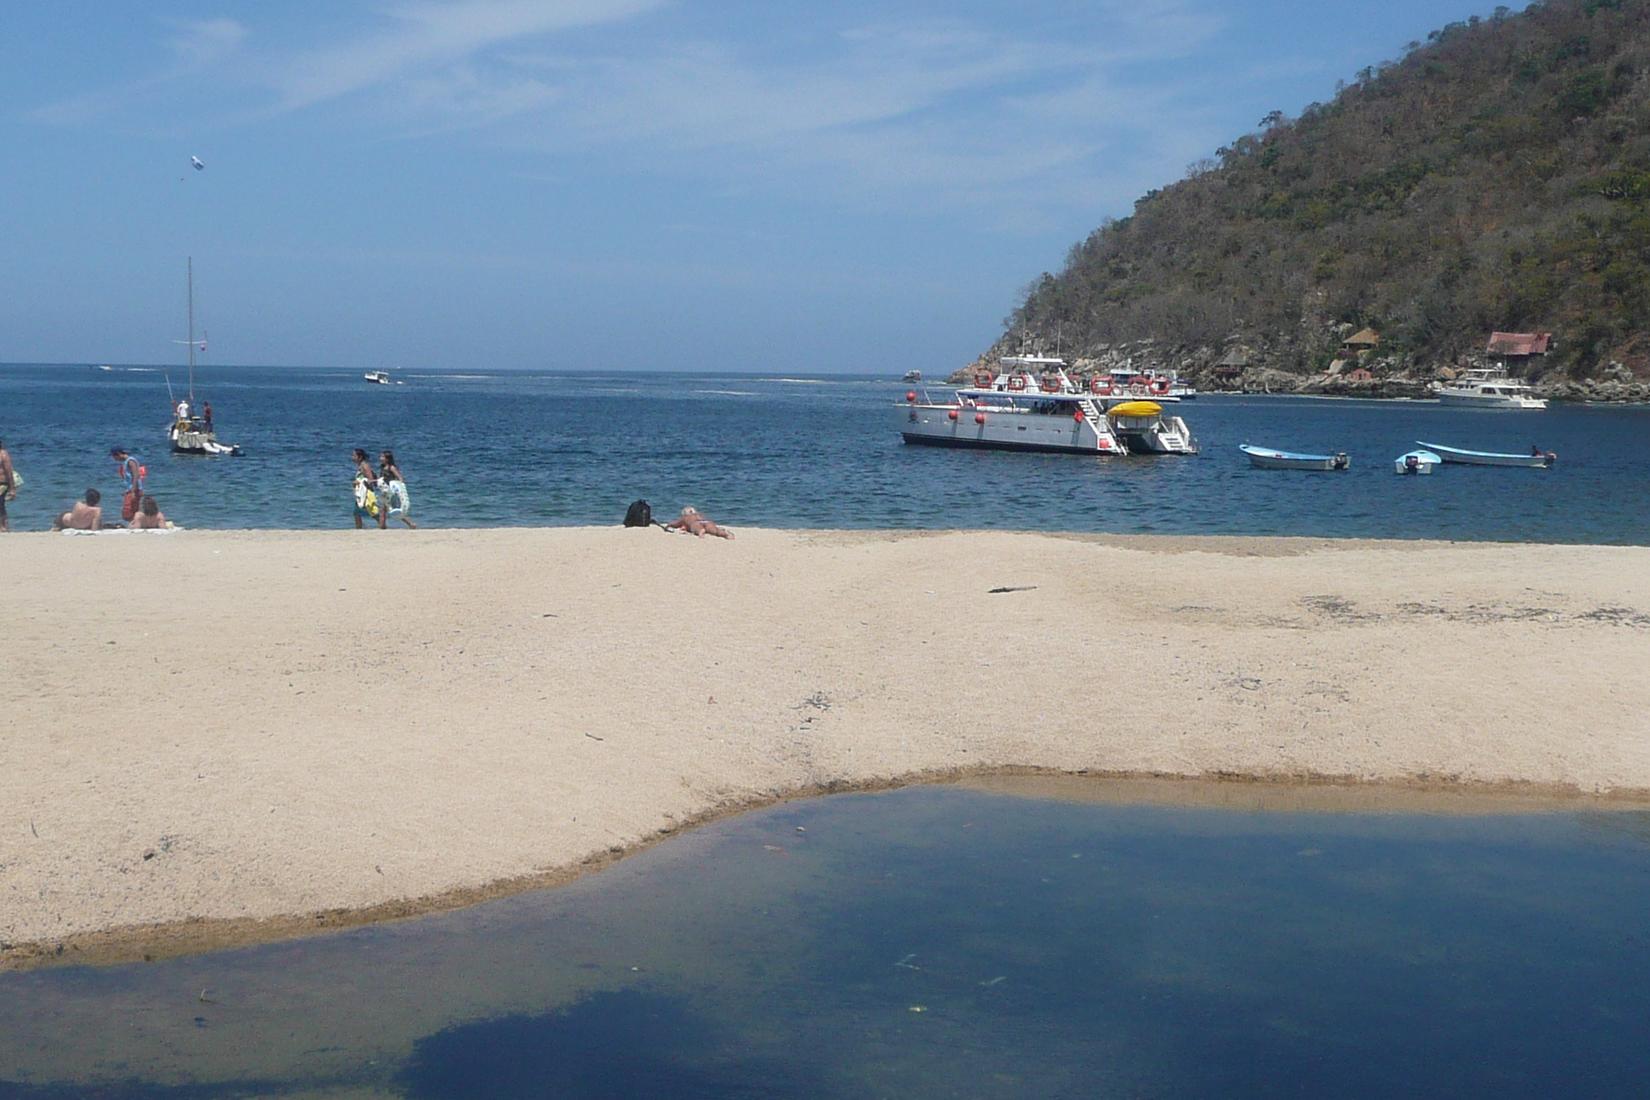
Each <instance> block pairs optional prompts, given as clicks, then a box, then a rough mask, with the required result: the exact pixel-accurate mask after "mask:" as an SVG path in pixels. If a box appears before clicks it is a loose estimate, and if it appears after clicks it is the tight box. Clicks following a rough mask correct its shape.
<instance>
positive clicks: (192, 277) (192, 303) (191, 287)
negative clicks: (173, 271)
mask: <svg viewBox="0 0 1650 1100" xmlns="http://www.w3.org/2000/svg"><path fill="white" fill-rule="evenodd" d="M189 404H190V406H191V407H193V406H194V404H195V257H193V256H191V257H189Z"/></svg>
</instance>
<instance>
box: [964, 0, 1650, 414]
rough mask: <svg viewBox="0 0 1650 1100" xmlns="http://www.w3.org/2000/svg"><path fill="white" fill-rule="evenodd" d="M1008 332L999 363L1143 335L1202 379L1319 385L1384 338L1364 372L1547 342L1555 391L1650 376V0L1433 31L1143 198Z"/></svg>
mask: <svg viewBox="0 0 1650 1100" xmlns="http://www.w3.org/2000/svg"><path fill="white" fill-rule="evenodd" d="M1006 326H1007V332H1006V333H1005V335H1004V337H1003V340H1002V341H1001V342H1000V343H999V344H998V345H997V346H996V347H994V348H993V349H992V350H991V351H990V352H988V353H987V354H988V356H995V355H997V354H1000V353H1003V352H1005V351H1008V352H1012V351H1019V350H1021V349H1025V350H1037V351H1053V350H1054V349H1055V344H1056V340H1057V339H1058V341H1059V342H1060V345H1061V346H1060V350H1061V351H1063V352H1064V353H1065V354H1066V355H1067V356H1068V357H1071V356H1079V357H1080V356H1085V355H1089V356H1114V355H1115V354H1116V349H1117V348H1118V346H1119V345H1124V344H1132V345H1133V346H1134V347H1135V348H1136V349H1137V350H1138V349H1140V348H1141V347H1145V348H1147V349H1155V354H1157V355H1159V356H1161V357H1162V358H1164V359H1165V360H1172V361H1173V363H1172V365H1177V366H1180V367H1182V368H1186V367H1190V368H1193V373H1194V374H1198V373H1204V374H1206V373H1207V368H1208V367H1209V366H1210V365H1211V364H1212V363H1213V362H1214V360H1216V359H1217V358H1219V357H1220V356H1221V355H1223V354H1226V353H1228V352H1229V351H1231V350H1232V349H1233V348H1235V347H1239V346H1241V347H1242V348H1243V349H1244V354H1245V355H1248V356H1250V357H1252V360H1253V361H1254V362H1256V363H1257V364H1262V365H1264V366H1266V367H1270V368H1276V369H1281V370H1285V371H1289V372H1293V373H1294V374H1297V375H1300V376H1303V377H1304V376H1310V375H1321V374H1322V373H1323V371H1324V370H1325V368H1326V366H1327V364H1328V362H1329V360H1330V359H1331V358H1333V357H1334V351H1335V349H1336V348H1337V347H1338V346H1339V344H1340V341H1341V340H1342V339H1343V338H1344V337H1345V336H1346V335H1347V334H1348V333H1350V332H1352V331H1354V330H1359V329H1362V328H1364V327H1366V326H1369V327H1372V328H1374V329H1375V330H1377V331H1378V332H1379V334H1380V336H1381V340H1382V343H1381V346H1380V348H1379V351H1378V353H1377V354H1376V355H1374V356H1371V357H1369V360H1368V363H1367V364H1366V365H1368V366H1370V367H1371V369H1373V370H1374V371H1375V373H1376V374H1377V375H1380V374H1381V372H1383V371H1385V372H1388V373H1389V374H1392V375H1398V376H1402V375H1409V376H1415V377H1419V376H1423V375H1430V372H1432V371H1433V370H1435V369H1436V368H1438V367H1439V366H1442V365H1446V364H1450V363H1454V362H1458V361H1459V360H1460V358H1461V357H1462V356H1463V355H1464V354H1467V353H1471V352H1474V351H1481V350H1482V349H1483V347H1484V345H1485V342H1486V339H1487V338H1488V336H1489V334H1490V333H1491V332H1492V331H1494V330H1505V331H1543V332H1552V333H1554V343H1553V353H1552V354H1551V355H1549V356H1548V357H1547V359H1546V360H1545V361H1544V362H1541V363H1539V364H1538V365H1536V366H1535V367H1534V368H1533V369H1534V371H1535V372H1536V373H1537V374H1546V375H1547V376H1548V381H1549V382H1551V381H1553V380H1556V379H1559V378H1564V377H1569V378H1586V377H1598V376H1600V375H1601V374H1603V373H1605V372H1608V373H1609V374H1611V375H1614V376H1619V377H1620V378H1622V379H1625V378H1626V377H1627V375H1628V372H1632V373H1633V374H1636V375H1638V376H1639V377H1640V378H1644V377H1646V376H1650V0H1548V2H1546V3H1537V4H1532V5H1531V6H1530V7H1529V8H1528V9H1527V10H1525V11H1523V12H1520V13H1517V14H1514V13H1511V12H1509V11H1508V10H1507V9H1505V8H1502V9H1498V10H1497V12H1496V14H1495V15H1494V16H1492V17H1490V18H1488V19H1484V20H1479V19H1473V20H1470V21H1468V22H1465V23H1452V24H1450V25H1449V26H1447V27H1444V28H1442V29H1441V30H1437V31H1434V32H1433V33H1432V34H1430V35H1428V36H1427V41H1426V42H1425V43H1411V45H1410V47H1409V48H1408V50H1407V52H1406V54H1405V56H1404V57H1403V58H1402V59H1400V60H1396V61H1390V62H1386V63H1383V64H1381V65H1379V66H1378V67H1375V68H1369V69H1365V70H1363V71H1362V72H1360V73H1358V74H1357V75H1356V79H1355V80H1354V82H1352V83H1350V84H1346V85H1344V86H1342V87H1341V88H1340V89H1339V91H1338V93H1337V94H1336V96H1335V98H1334V100H1333V101H1332V102H1329V103H1324V104H1313V105H1311V106H1310V107H1308V108H1306V109H1305V110H1304V111H1303V112H1302V113H1301V116H1300V117H1299V118H1296V119H1289V118H1286V117H1284V116H1282V115H1281V114H1276V113H1274V114H1273V115H1270V116H1268V117H1267V118H1266V119H1264V120H1262V122H1261V123H1260V128H1259V129H1258V130H1257V131H1256V132H1255V133H1251V134H1246V135H1244V136H1242V137H1240V138H1238V139H1237V140H1236V141H1234V142H1232V143H1231V145H1229V146H1227V147H1224V148H1222V149H1220V150H1218V152H1217V153H1216V154H1215V156H1214V157H1213V158H1211V159H1210V160H1208V161H1206V162H1203V163H1200V164H1197V165H1194V166H1192V168H1191V169H1190V171H1189V172H1188V174H1187V177H1186V178H1185V179H1183V180H1181V181H1180V182H1179V183H1176V184H1173V185H1172V186H1169V187H1165V188H1164V189H1163V190H1161V191H1153V192H1151V193H1150V194H1148V195H1146V196H1145V197H1143V198H1141V199H1140V200H1139V201H1138V202H1137V203H1136V204H1135V209H1134V213H1133V214H1132V215H1131V216H1129V217H1127V218H1123V219H1120V220H1117V221H1112V222H1108V223H1107V224H1106V225H1103V226H1102V227H1101V228H1100V229H1098V230H1097V231H1095V232H1094V233H1093V234H1091V235H1090V236H1089V238H1088V239H1087V240H1085V241H1083V242H1081V243H1080V244H1078V245H1076V246H1074V247H1073V248H1072V250H1071V252H1070V254H1069V256H1068V258H1067V263H1066V267H1065V269H1064V270H1063V271H1062V272H1061V273H1060V274H1058V275H1044V276H1043V277H1042V278H1041V279H1039V280H1037V281H1036V282H1035V283H1033V284H1032V286H1031V287H1030V288H1028V290H1027V292H1026V299H1025V301H1024V303H1023V304H1022V305H1021V306H1020V308H1018V309H1017V310H1015V312H1014V313H1013V315H1012V316H1011V317H1009V319H1008V320H1007V322H1006ZM1141 341H1152V342H1153V343H1151V344H1146V345H1142V344H1140V343H1139V342H1141ZM1239 358H1242V356H1239ZM1612 361H1614V362H1616V363H1619V364H1624V365H1625V369H1623V368H1622V367H1620V366H1611V365H1610V364H1611V363H1612ZM1228 374H1230V372H1228ZM1378 380H1379V379H1377V381H1378Z"/></svg>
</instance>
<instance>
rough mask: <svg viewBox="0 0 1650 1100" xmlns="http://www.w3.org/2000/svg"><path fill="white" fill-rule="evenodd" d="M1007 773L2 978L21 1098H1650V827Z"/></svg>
mask: <svg viewBox="0 0 1650 1100" xmlns="http://www.w3.org/2000/svg"><path fill="white" fill-rule="evenodd" d="M995 786H996V788H998V789H989V790H987V789H972V788H967V787H922V788H913V789H907V790H903V791H897V792H891V793H885V794H875V795H847V796H836V797H831V798H825V799H819V800H814V801H807V802H795V803H788V804H785V805H781V806H777V807H774V808H771V809H768V810H765V811H761V812H757V813H752V814H748V815H745V816H742V817H738V818H734V819H730V820H726V821H723V822H719V823H717V824H714V825H711V826H708V827H705V828H702V829H699V830H696V831H694V832H691V833H688V834H685V835H683V836H680V837H677V838H675V839H672V840H670V841H668V842H666V843H663V844H660V845H658V846H656V847H654V848H652V849H650V850H648V851H646V852H643V853H641V854H639V855H637V856H635V857H633V858H630V859H628V860H625V861H623V862H621V863H620V864H618V865H617V866H615V867H613V868H610V869H609V870H606V871H603V872H601V873H600V874H597V875H593V876H590V877H587V878H585V879H583V880H581V881H579V882H576V883H574V884H572V885H571V886H567V887H563V888H560V889H555V890H548V891H541V892H537V893H532V894H525V895H521V896H517V897H514V898H509V899H505V900H501V901H497V902H491V903H487V904H484V905H480V906H476V907H473V908H470V909H466V910H462V911H459V912H454V913H448V914H442V915H437V916H430V917H425V918H420V919H417V920H412V921H406V922H402V923H398V924H390V925H381V926H377V927H372V928H365V929H361V930H357V931H352V932H347V933H342V934H335V935H328V936H322V937H317V938H312V939H307V940H297V941H291V942H286V943H280V944H272V945H268V946H263V947H254V948H246V949H238V950H230V951H222V952H216V953H213V954H207V955H199V956H193V957H187V958H179V959H172V960H168V961H164V962H159V963H150V964H135V965H129V966H115V967H107V968H96V969H93V968H83V967H81V968H64V969H55V970H43V971H35V972H30V973H23V974H5V975H0V1097H3V1098H13V1097H19V1098H21V1097H27V1098H31V1100H32V1098H41V1097H70V1096H74V1097H80V1096H92V1097H157V1098H160V1097H167V1098H169V1097H201V1096H241V1095H247V1096H251V1095H259V1096H263V1095H301V1096H334V1097H343V1096H402V1097H415V1098H416V1097H456V1096H499V1097H515V1096H546V1097H628V1096H646V1097H793V1096H794V1097H803V1096H806V1097H860V1096H900V1097H976V1096H978V1097H999V1096H1000V1097H1025V1096H1038V1097H1045V1096H1054V1097H1067V1096H1069V1097H1096V1096H1140V1095H1191V1094H1197V1095H1267V1096H1276V1095H1299V1096H1325V1095H1335V1096H1391V1095H1397V1094H1452V1095H1460V1094H1491V1093H1493V1094H1497V1095H1525V1096H1553V1095H1565V1096H1581V1095H1590V1096H1611V1095H1621V1096H1627V1095H1635V1096H1636V1095H1642V1090H1643V1088H1644V1082H1645V1081H1646V1080H1650V1043H1647V1042H1646V1037H1647V1035H1650V942H1647V940H1650V924H1647V922H1646V920H1645V914H1646V913H1650V813H1645V812H1640V811H1624V810H1609V811H1604V810H1596V811H1595V810H1591V809H1587V808H1585V807H1579V808H1571V809H1566V810H1561V811H1557V812H1541V813H1532V812H1490V813H1476V814H1470V815H1469V814H1456V813H1433V812H1428V813H1415V812H1404V813H1395V812H1372V811H1368V810H1360V811H1355V812H1341V811H1333V810H1330V809H1325V808H1323V807H1321V806H1320V807H1319V808H1318V809H1315V810H1312V811H1309V812H1300V811H1297V812H1282V811H1278V810H1272V809H1254V808H1245V807H1243V806H1237V807H1233V806H1227V807H1224V808H1206V807H1196V806H1174V805H1162V804H1130V803H1129V802H1128V801H1126V798H1127V795H1126V794H1124V795H1123V796H1121V797H1122V798H1123V799H1125V800H1124V801H1119V800H1118V799H1119V795H1118V794H1117V787H1116V785H1113V786H1111V787H1109V788H1103V789H1102V790H1103V791H1104V793H1103V795H1102V796H1101V797H1099V798H1098V799H1097V800H1089V799H1086V798H1085V797H1084V796H1083V795H1082V793H1081V788H1080V787H1070V786H1068V787H1067V788H1065V789H1064V790H1063V795H1064V796H1063V797H1060V798H1052V797H1025V796H1023V795H1021V794H1015V793H1004V791H1005V790H1008V791H1012V790H1013V786H1012V784H1009V785H1002V784H998V785H995ZM1037 789H1038V790H1039V791H1040V792H1042V793H1046V789H1045V788H1037ZM1074 792H1076V793H1075V794H1074ZM1257 804H1259V803H1257ZM1440 805H1445V806H1447V805H1449V804H1448V803H1441V804H1440Z"/></svg>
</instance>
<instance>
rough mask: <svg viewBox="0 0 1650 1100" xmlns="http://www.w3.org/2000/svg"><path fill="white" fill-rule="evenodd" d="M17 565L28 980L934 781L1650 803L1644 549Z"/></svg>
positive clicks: (1164, 541) (371, 549) (313, 546)
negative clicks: (1126, 782) (1044, 777)
mask: <svg viewBox="0 0 1650 1100" xmlns="http://www.w3.org/2000/svg"><path fill="white" fill-rule="evenodd" d="M0 562H3V564H4V569H5V576H6V578H7V597H6V611H5V619H4V622H5V625H6V630H5V642H4V646H3V652H0V709H3V713H4V715H5V723H4V729H5V732H4V736H3V737H0V969H4V968H9V967H15V966H20V965H25V964H27V963H29V962H31V961H38V960H40V959H43V958H44V959H50V958H57V957H61V958H64V959H103V958H115V957H133V956H136V955H142V954H144V953H170V952H172V951H176V950H180V949H183V950H187V949H198V948H203V947H210V946H217V945H219V944H223V943H230V942H243V941H246V940H256V939H269V938H276V937H280V936H286V935H291V934H294V933H296V932H300V931H303V930H307V929H313V928H324V927H336V926H342V925H347V924H352V923H359V922H361V921H364V920H374V919H389V918H394V917H398V916H405V915H411V914H414V913H418V912H424V911H428V910H431V909H435V908H445V907H449V906H452V905H457V904H464V903H467V902H469V901H474V900H479V899H481V898H484V897H488V896H495V895H497V894H499V893H504V892H509V891H513V890H519V889H523V888H528V887H532V886H537V885H543V884H548V883H553V882H557V881H564V880H565V879H567V878H569V877H571V876H573V875H576V874H578V873H581V872H582V871H583V870H588V869H590V868H592V867H597V866H601V865H603V864H604V863H605V862H607V861H610V860H611V859H613V858H616V857H617V856H618V855H619V854H622V853H624V852H626V851H630V850H633V849H635V848H636V847H638V846H640V845H644V844H646V843H649V842H650V841H652V840H656V839H658V838H659V837H661V836H665V835H669V834H670V833H672V832H675V831H677V830H679V829H681V828H684V827H686V826H688V825H690V824H692V823H694V822H697V821H701V820H705V819H707V818H709V817H714V816H717V815H720V814H724V813H728V812H733V811H736V810H738V809H742V808H746V807H750V806H754V805H760V804H763V803H765V802H771V801H773V800H775V799H779V798H784V797H791V796H794V795H797V794H803V793H811V792H818V791H827V790H837V789H851V788H863V787H878V786H887V785H892V784H897V783H901V782H909V781H913V780H920V779H923V778H932V777H936V776H940V777H951V776H982V775H991V774H995V773H999V772H1003V771H1014V770H1026V769H1029V770H1035V771H1040V772H1046V773H1051V774H1056V775H1057V774H1059V773H1079V772H1086V773H1090V774H1100V775H1108V776H1152V777H1196V778H1202V779H1228V780H1230V779H1240V780H1246V781H1254V780H1263V781H1269V782H1281V783H1284V784H1294V785H1307V786H1309V787H1311V788H1313V789H1318V788H1323V787H1324V786H1325V785H1327V784H1331V783H1338V784H1342V785H1350V786H1352V787H1354V788H1358V787H1360V786H1361V785H1367V784H1378V785H1390V786H1393V787H1395V788H1401V789H1404V790H1409V791H1427V792H1432V791H1436V790H1447V791H1452V792H1466V791H1472V792H1477V793H1479V794H1485V793H1487V794H1492V795H1494V796H1495V797H1496V798H1497V799H1502V800H1505V799H1509V798H1510V799H1511V800H1512V801H1513V802H1514V803H1517V804H1520V805H1530V804H1533V803H1530V802H1528V801H1526V800H1529V799H1532V798H1533V799H1535V800H1536V801H1540V800H1558V801H1560V802H1563V801H1569V800H1573V799H1576V798H1588V799H1602V801H1603V802H1604V803H1607V804H1608V803H1618V804H1619V803H1624V802H1636V801H1637V800H1639V799H1641V798H1642V797H1644V796H1645V795H1646V793H1650V678H1647V677H1646V675H1645V674H1644V672H1643V671H1642V670H1644V669H1650V550H1647V549H1643V548H1616V547H1552V546H1526V545H1517V546H1506V545H1485V544H1439V543H1379V542H1360V541H1337V542H1325V541H1320V540H1289V539H1243V538H1161V537H1150V538H1138V539H1129V538H1113V537H1074V536H1055V535H1038V534H1006V533H957V534H915V533H898V534H895V533H888V534H884V533H877V532H782V531H760V530H747V531H740V532H739V538H738V540H737V541H734V542H731V543H730V542H723V541H720V540H710V539H705V540H695V539H692V538H688V537H686V536H675V535H666V534H664V533H662V532H660V531H658V530H656V529H649V530H634V531H626V530H622V529H555V530H504V531H419V532H389V533H382V534H381V533H379V532H375V531H368V532H363V533H359V534H358V533H356V532H353V531H345V532H257V533H233V532H196V531H189V532H181V533H178V534H176V535H173V536H171V537H168V538H141V537H128V538H112V539H109V538H105V539H87V538H82V539H70V538H63V537H60V536H53V535H44V534H42V535H11V536H5V537H4V542H3V543H0ZM993 589H1008V590H1009V591H995V592H994V591H992V590H993ZM1246 785H1247V784H1239V785H1237V786H1246ZM1216 787H1217V789H1222V790H1229V789H1235V788H1234V787H1230V786H1228V785H1226V784H1217V785H1216ZM1175 789H1181V790H1184V788H1177V787H1176V785H1173V784H1171V785H1169V787H1168V790H1169V791H1171V792H1172V791H1173V790H1175ZM1142 790H1144V788H1142ZM1053 793H1054V794H1055V795H1056V796H1060V795H1059V793H1058V792H1053ZM1149 797H1168V798H1170V799H1171V800H1173V799H1174V798H1176V797H1180V796H1176V795H1174V794H1173V793H1169V794H1167V795H1164V794H1161V793H1159V794H1157V795H1150V796H1149ZM1184 797H1185V798H1186V799H1189V800H1191V801H1194V802H1195V801H1197V800H1198V798H1202V797H1209V796H1202V795H1198V796H1194V795H1191V794H1185V795H1184ZM1216 797H1224V796H1223V795H1222V796H1216ZM1428 797H1429V798H1430V797H1433V796H1432V795H1431V794H1429V795H1428ZM1356 801H1357V800H1356V799H1354V802H1356ZM1469 801H1470V800H1469ZM1461 804H1462V805H1466V804H1467V803H1466V802H1462V803H1461ZM1353 808H1357V807H1353ZM1365 808H1367V807H1365ZM1406 808H1409V809H1413V808H1414V807H1406ZM1497 812H1498V811H1497ZM60 949H61V954H59V951H60Z"/></svg>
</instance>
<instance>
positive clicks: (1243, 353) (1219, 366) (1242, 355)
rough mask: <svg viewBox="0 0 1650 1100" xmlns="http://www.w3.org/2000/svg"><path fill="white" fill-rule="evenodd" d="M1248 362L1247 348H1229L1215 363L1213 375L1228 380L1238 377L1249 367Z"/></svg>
mask: <svg viewBox="0 0 1650 1100" xmlns="http://www.w3.org/2000/svg"><path fill="white" fill-rule="evenodd" d="M1249 364H1250V360H1249V349H1248V348H1244V347H1234V348H1231V349H1230V350H1228V351H1227V352H1226V354H1225V355H1223V356H1221V357H1220V360H1219V362H1217V363H1216V364H1215V366H1214V372H1215V377H1216V378H1223V379H1226V380H1228V381H1230V380H1232V379H1236V378H1239V377H1241V376H1242V374H1243V372H1244V371H1246V370H1248V369H1249Z"/></svg>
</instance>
